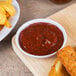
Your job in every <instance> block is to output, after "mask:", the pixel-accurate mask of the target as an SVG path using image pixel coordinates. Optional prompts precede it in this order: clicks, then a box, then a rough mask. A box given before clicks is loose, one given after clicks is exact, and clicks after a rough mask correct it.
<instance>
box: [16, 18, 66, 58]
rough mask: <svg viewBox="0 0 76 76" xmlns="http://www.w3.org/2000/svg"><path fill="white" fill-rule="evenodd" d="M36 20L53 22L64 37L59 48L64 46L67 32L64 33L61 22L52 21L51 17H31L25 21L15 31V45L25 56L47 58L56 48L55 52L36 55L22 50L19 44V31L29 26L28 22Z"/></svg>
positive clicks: (31, 22)
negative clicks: (31, 18)
mask: <svg viewBox="0 0 76 76" xmlns="http://www.w3.org/2000/svg"><path fill="white" fill-rule="evenodd" d="M37 22H46V23H51V24H54V25H55V26H56V27H58V28H59V29H60V30H61V31H62V34H63V37H64V41H63V44H62V46H61V48H63V47H64V46H65V44H66V42H67V34H66V31H65V29H64V28H63V26H62V25H61V24H59V23H58V22H56V21H54V20H52V19H47V18H40V19H33V20H30V21H27V22H25V23H24V24H23V25H22V26H21V27H20V28H19V29H18V31H17V33H16V38H15V41H16V45H17V47H18V49H19V50H20V51H21V52H22V53H23V54H25V55H27V56H30V57H34V58H48V57H51V56H53V55H55V54H56V53H57V51H58V50H57V51H56V52H54V53H51V54H48V55H42V56H38V55H33V54H30V53H28V52H26V51H24V50H23V49H22V48H21V46H20V44H19V35H20V33H21V31H22V30H24V29H25V28H27V27H28V26H30V24H33V23H37ZM61 48H60V49H61ZM60 49H59V50H60Z"/></svg>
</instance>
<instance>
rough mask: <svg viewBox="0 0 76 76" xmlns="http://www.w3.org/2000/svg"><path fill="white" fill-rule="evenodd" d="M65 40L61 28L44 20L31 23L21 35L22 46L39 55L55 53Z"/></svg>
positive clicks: (25, 49) (27, 50)
mask: <svg viewBox="0 0 76 76" xmlns="http://www.w3.org/2000/svg"><path fill="white" fill-rule="evenodd" d="M50 25H51V26H50ZM63 41H64V38H63V34H62V32H61V30H60V29H59V28H57V27H56V26H54V25H53V24H49V23H44V22H38V23H34V24H31V25H30V26H28V27H27V28H25V29H24V30H23V31H22V32H21V33H20V36H19V43H20V46H21V48H22V49H23V50H24V51H26V52H28V53H30V54H33V55H38V56H42V55H48V54H51V53H54V52H55V51H57V50H58V49H59V48H60V47H61V46H62V44H63Z"/></svg>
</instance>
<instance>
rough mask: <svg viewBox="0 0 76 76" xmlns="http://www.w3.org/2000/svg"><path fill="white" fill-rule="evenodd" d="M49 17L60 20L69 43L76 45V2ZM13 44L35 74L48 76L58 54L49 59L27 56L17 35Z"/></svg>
mask: <svg viewBox="0 0 76 76" xmlns="http://www.w3.org/2000/svg"><path fill="white" fill-rule="evenodd" d="M49 18H51V19H53V20H55V21H57V22H59V23H60V24H61V25H62V26H63V27H64V28H65V30H66V32H67V37H68V40H67V45H71V46H73V47H74V46H75V45H76V43H75V42H76V39H75V38H76V4H73V5H71V6H69V7H67V8H66V9H64V10H62V11H60V12H58V13H56V14H54V15H52V16H50V17H49ZM12 46H13V49H14V51H15V53H16V54H17V55H18V57H19V58H20V59H21V60H22V62H23V63H24V64H25V65H26V66H27V67H28V68H29V70H30V71H31V72H32V73H33V74H34V76H48V73H49V71H50V68H51V66H52V65H53V62H54V61H55V59H56V55H54V56H52V57H50V58H47V59H36V58H32V57H29V56H26V55H24V54H23V53H22V52H20V50H19V49H18V48H17V45H16V43H15V36H14V37H13V39H12Z"/></svg>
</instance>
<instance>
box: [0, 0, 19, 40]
mask: <svg viewBox="0 0 76 76" xmlns="http://www.w3.org/2000/svg"><path fill="white" fill-rule="evenodd" d="M12 4H13V6H14V7H15V9H16V14H15V15H14V16H12V17H10V18H9V22H10V24H11V25H12V27H11V28H7V27H4V28H3V29H2V30H1V31H0V41H2V40H3V39H4V38H5V37H6V36H7V35H8V34H9V33H10V32H11V31H12V30H13V28H14V27H15V25H16V23H17V22H18V20H19V16H20V7H19V4H18V2H17V1H16V0H13V2H12Z"/></svg>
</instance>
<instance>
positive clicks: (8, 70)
mask: <svg viewBox="0 0 76 76" xmlns="http://www.w3.org/2000/svg"><path fill="white" fill-rule="evenodd" d="M17 1H18V2H19V4H20V8H21V16H20V20H19V21H18V23H17V25H16V27H15V28H14V30H13V31H12V32H11V33H10V34H9V35H8V36H7V37H6V38H5V39H4V40H3V41H2V42H0V76H33V75H32V73H31V72H30V71H29V70H28V69H27V67H26V66H25V65H24V64H23V63H22V61H21V60H20V59H19V58H18V57H17V56H16V54H15V53H14V51H13V49H12V46H11V38H12V36H13V35H14V34H15V32H16V31H17V29H18V28H19V26H21V24H23V23H24V22H26V21H28V20H30V19H34V18H43V17H48V16H49V15H51V14H53V13H55V12H57V11H59V10H61V9H63V8H65V7H67V6H69V5H71V4H72V3H76V0H72V1H71V2H70V3H67V4H64V5H56V4H53V3H52V2H50V0H17Z"/></svg>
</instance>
